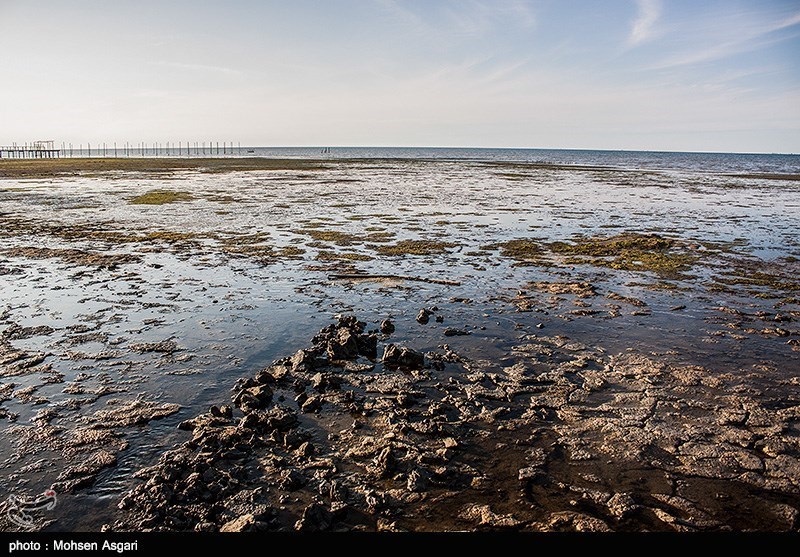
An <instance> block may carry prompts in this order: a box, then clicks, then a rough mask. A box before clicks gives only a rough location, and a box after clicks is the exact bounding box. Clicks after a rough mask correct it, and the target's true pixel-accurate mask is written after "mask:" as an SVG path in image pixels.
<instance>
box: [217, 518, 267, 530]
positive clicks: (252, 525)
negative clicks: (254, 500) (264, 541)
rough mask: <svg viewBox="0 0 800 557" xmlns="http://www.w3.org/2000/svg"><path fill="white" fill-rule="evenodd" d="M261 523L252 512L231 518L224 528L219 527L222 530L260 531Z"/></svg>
mask: <svg viewBox="0 0 800 557" xmlns="http://www.w3.org/2000/svg"><path fill="white" fill-rule="evenodd" d="M260 524H261V523H259V522H258V521H257V520H256V517H254V516H253V515H252V514H245V515H242V516H240V517H239V518H236V519H234V520H231V521H230V522H226V523H225V524H224V525H223V526H222V528H220V529H219V531H220V532H255V531H258V530H259V529H260V528H259V525H260Z"/></svg>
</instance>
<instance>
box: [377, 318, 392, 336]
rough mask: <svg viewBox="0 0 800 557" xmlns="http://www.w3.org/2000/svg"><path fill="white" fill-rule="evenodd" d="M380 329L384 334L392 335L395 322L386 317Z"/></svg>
mask: <svg viewBox="0 0 800 557" xmlns="http://www.w3.org/2000/svg"><path fill="white" fill-rule="evenodd" d="M380 330H381V333H383V334H384V335H391V334H392V333H393V332H394V323H392V321H391V320H390V319H384V320H383V321H381V326H380Z"/></svg>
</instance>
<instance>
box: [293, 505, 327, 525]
mask: <svg viewBox="0 0 800 557" xmlns="http://www.w3.org/2000/svg"><path fill="white" fill-rule="evenodd" d="M331 525H333V513H331V511H330V510H329V509H328V508H327V507H326V506H325V505H323V504H322V503H311V504H310V505H308V506H307V507H306V508H305V510H304V511H303V517H302V518H301V519H300V520H298V521H297V523H296V524H295V526H294V527H295V530H298V531H300V532H323V531H325V530H329V529H330V527H331Z"/></svg>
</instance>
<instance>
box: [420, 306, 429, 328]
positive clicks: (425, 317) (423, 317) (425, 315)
mask: <svg viewBox="0 0 800 557" xmlns="http://www.w3.org/2000/svg"><path fill="white" fill-rule="evenodd" d="M430 319H431V312H430V310H427V309H425V308H422V309H421V310H419V313H418V314H417V323H419V324H420V325H427V324H428V321H430Z"/></svg>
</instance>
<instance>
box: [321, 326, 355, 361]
mask: <svg viewBox="0 0 800 557" xmlns="http://www.w3.org/2000/svg"><path fill="white" fill-rule="evenodd" d="M327 351H328V357H330V359H331V360H353V359H355V358H357V357H358V352H359V350H358V337H357V335H356V334H355V333H353V332H352V331H350V330H349V329H339V331H338V333H337V334H336V337H335V338H332V339H331V340H330V341H328V345H327Z"/></svg>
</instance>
